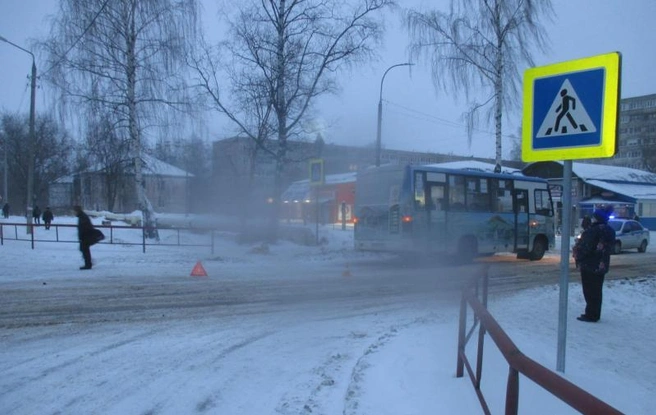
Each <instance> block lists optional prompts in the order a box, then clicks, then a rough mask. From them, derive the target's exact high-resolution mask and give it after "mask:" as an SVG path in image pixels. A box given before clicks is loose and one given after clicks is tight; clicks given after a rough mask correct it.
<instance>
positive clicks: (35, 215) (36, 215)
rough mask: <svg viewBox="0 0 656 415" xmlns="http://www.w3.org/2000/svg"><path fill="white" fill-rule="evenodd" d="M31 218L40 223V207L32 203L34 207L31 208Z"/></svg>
mask: <svg viewBox="0 0 656 415" xmlns="http://www.w3.org/2000/svg"><path fill="white" fill-rule="evenodd" d="M32 218H34V223H36V224H37V225H40V224H41V209H39V206H38V205H34V209H32Z"/></svg>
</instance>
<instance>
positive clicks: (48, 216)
mask: <svg viewBox="0 0 656 415" xmlns="http://www.w3.org/2000/svg"><path fill="white" fill-rule="evenodd" d="M54 218H55V215H53V214H52V210H50V207H49V206H47V207H46V210H44V211H43V216H42V219H43V223H44V224H45V226H46V230H47V229H50V223H51V222H52V220H53V219H54Z"/></svg>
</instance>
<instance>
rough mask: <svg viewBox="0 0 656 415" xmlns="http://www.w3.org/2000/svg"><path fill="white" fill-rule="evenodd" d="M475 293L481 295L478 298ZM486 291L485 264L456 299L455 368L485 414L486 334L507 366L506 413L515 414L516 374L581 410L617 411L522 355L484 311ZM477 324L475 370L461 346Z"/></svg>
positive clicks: (618, 412) (516, 398)
mask: <svg viewBox="0 0 656 415" xmlns="http://www.w3.org/2000/svg"><path fill="white" fill-rule="evenodd" d="M479 294H480V296H481V299H480V300H479ZM487 294H488V268H487V267H485V268H484V269H483V272H481V273H480V275H477V276H476V277H474V278H473V279H472V281H471V282H470V283H469V284H466V285H465V286H464V288H463V291H462V299H461V302H460V324H459V331H458V363H457V368H456V376H457V377H463V375H464V373H463V372H464V369H465V368H466V369H467V373H468V374H469V378H470V379H471V381H472V384H473V386H474V389H475V391H476V394H477V396H478V399H479V401H480V403H481V407H482V408H483V411H484V412H485V413H486V414H490V413H491V412H490V409H489V407H488V404H487V402H486V400H485V397H484V396H483V393H482V391H481V381H482V371H483V344H484V339H485V334H486V333H489V334H490V337H491V338H492V340H493V341H494V344H495V345H496V346H497V348H498V349H499V351H500V352H501V353H502V354H503V356H504V358H505V360H506V362H508V366H509V373H508V381H507V384H506V412H505V413H506V415H516V414H517V410H518V406H519V374H520V373H521V374H522V375H524V376H526V377H527V378H529V379H531V380H532V381H533V382H535V383H536V384H537V385H539V386H541V387H542V388H543V389H545V390H546V391H548V392H550V393H551V394H552V395H553V396H555V397H557V398H559V399H560V400H562V401H563V402H565V403H566V404H568V405H569V406H570V407H572V408H574V409H576V410H577V411H579V412H581V413H584V414H621V412H620V411H618V410H617V409H615V408H613V407H612V406H610V405H608V404H607V403H605V402H603V401H602V400H600V399H598V398H596V397H595V396H593V395H591V394H590V393H588V392H586V391H585V390H583V389H581V388H579V387H578V386H576V385H574V384H573V383H571V382H569V381H568V380H566V379H564V378H562V377H560V376H558V375H557V374H556V373H554V372H552V371H551V370H549V369H547V368H546V367H544V366H542V365H540V364H539V363H537V362H535V361H534V360H532V359H530V358H529V357H527V356H525V355H524V354H523V353H522V352H521V351H520V350H519V349H518V348H517V346H515V344H514V343H513V342H512V340H511V339H510V337H508V335H507V334H506V333H505V332H504V331H503V329H502V328H501V326H499V324H498V323H497V322H496V320H495V319H494V317H492V315H491V314H490V313H489V312H488V311H487ZM468 304H469V306H470V307H471V309H472V310H473V312H474V321H473V324H472V327H471V328H470V329H469V331H467V305H468ZM477 327H478V328H479V330H478V346H477V347H478V349H477V353H476V370H475V371H474V369H473V368H472V366H471V363H470V362H469V360H468V358H467V355H466V354H465V347H466V346H467V342H468V341H469V340H470V338H471V337H472V335H473V334H474V332H475V331H476V328H477Z"/></svg>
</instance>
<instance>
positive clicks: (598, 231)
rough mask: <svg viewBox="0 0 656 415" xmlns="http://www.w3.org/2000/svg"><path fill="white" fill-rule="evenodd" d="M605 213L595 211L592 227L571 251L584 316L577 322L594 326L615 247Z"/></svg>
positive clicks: (606, 213) (611, 230)
mask: <svg viewBox="0 0 656 415" xmlns="http://www.w3.org/2000/svg"><path fill="white" fill-rule="evenodd" d="M609 215H610V212H609V211H608V210H603V209H597V210H595V211H594V213H593V215H592V224H591V225H590V227H589V228H588V229H586V230H585V231H583V234H582V235H581V239H580V240H579V242H578V243H577V244H576V247H575V248H576V249H575V250H574V256H575V260H576V262H577V263H578V265H579V270H580V271H581V286H582V288H583V297H584V298H585V304H586V305H585V313H583V314H581V315H580V316H579V317H577V320H580V321H585V322H589V323H595V322H597V321H599V319H600V318H601V303H602V296H603V295H602V294H603V286H604V278H605V276H606V274H607V273H608V271H609V269H610V254H611V252H612V250H613V245H614V244H615V231H614V230H613V228H611V227H610V226H609V225H608V217H609Z"/></svg>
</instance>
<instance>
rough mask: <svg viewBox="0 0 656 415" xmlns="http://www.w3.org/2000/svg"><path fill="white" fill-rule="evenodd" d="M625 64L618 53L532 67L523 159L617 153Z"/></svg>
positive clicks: (527, 86) (526, 93)
mask: <svg viewBox="0 0 656 415" xmlns="http://www.w3.org/2000/svg"><path fill="white" fill-rule="evenodd" d="M620 68H621V55H620V53H619V52H613V53H608V54H605V55H598V56H593V57H590V58H584V59H578V60H573V61H567V62H562V63H557V64H553V65H547V66H542V67H537V68H530V69H528V70H526V72H525V73H524V117H523V123H522V160H523V161H531V162H532V161H552V160H577V159H587V158H602V157H613V156H614V155H615V151H616V149H617V144H616V143H617V118H618V113H619V111H618V106H619V98H620Z"/></svg>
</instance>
